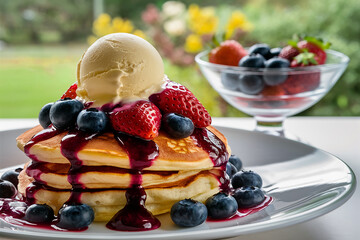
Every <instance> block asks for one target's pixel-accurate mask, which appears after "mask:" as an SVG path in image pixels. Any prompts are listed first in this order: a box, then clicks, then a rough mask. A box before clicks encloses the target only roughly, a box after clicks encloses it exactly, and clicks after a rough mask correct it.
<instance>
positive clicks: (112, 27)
mask: <svg viewBox="0 0 360 240" xmlns="http://www.w3.org/2000/svg"><path fill="white" fill-rule="evenodd" d="M118 32H123V33H132V34H135V35H137V36H139V37H142V38H146V35H145V33H144V32H142V31H141V30H138V29H134V25H133V23H132V22H131V21H130V20H127V19H123V18H121V17H115V18H114V19H112V20H111V17H110V16H109V15H108V14H106V13H103V14H100V15H99V17H98V18H97V19H96V20H95V21H94V23H93V33H94V35H91V36H89V37H88V39H87V42H88V43H89V44H93V43H94V42H95V41H96V40H97V39H98V38H100V37H102V36H105V35H108V34H110V33H118Z"/></svg>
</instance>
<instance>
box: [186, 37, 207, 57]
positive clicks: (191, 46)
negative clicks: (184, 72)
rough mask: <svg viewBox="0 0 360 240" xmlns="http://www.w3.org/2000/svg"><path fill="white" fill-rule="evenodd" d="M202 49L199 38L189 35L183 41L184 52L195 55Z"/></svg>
mask: <svg viewBox="0 0 360 240" xmlns="http://www.w3.org/2000/svg"><path fill="white" fill-rule="evenodd" d="M202 49H203V44H202V40H201V36H199V35H197V34H190V35H189V36H187V38H186V40H185V51H187V52H189V53H197V52H200V51H201V50H202Z"/></svg>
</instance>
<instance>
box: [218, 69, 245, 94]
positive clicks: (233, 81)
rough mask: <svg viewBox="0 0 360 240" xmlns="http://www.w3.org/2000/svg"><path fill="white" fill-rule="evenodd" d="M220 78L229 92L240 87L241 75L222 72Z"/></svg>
mask: <svg viewBox="0 0 360 240" xmlns="http://www.w3.org/2000/svg"><path fill="white" fill-rule="evenodd" d="M220 77H221V82H222V84H223V85H224V87H225V88H227V89H229V90H237V88H238V86H239V77H240V75H239V74H237V73H226V72H222V73H221V75H220Z"/></svg>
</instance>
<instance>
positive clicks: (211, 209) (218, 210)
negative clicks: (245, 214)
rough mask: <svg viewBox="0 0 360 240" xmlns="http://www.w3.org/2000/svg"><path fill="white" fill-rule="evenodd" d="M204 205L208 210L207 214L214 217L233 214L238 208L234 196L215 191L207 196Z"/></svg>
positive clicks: (218, 217) (223, 217)
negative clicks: (215, 192) (210, 195)
mask: <svg viewBox="0 0 360 240" xmlns="http://www.w3.org/2000/svg"><path fill="white" fill-rule="evenodd" d="M205 205H206V208H207V210H208V216H209V217H211V218H214V219H226V218H229V217H231V216H233V215H234V214H235V213H236V211H237V209H238V204H237V202H236V200H235V198H233V197H232V196H230V195H227V194H225V193H217V194H215V195H214V196H212V197H209V198H208V199H207V200H206V202H205Z"/></svg>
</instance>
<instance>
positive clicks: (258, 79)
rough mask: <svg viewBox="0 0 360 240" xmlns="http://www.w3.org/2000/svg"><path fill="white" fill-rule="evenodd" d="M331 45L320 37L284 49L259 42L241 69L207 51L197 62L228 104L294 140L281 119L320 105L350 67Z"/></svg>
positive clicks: (261, 127)
mask: <svg viewBox="0 0 360 240" xmlns="http://www.w3.org/2000/svg"><path fill="white" fill-rule="evenodd" d="M328 47H329V44H327V43H324V42H322V41H320V40H319V39H317V38H314V37H304V38H302V39H299V40H298V41H296V42H295V41H291V42H289V45H288V46H285V47H283V48H282V49H281V50H280V49H279V48H273V49H271V48H270V47H269V46H267V45H266V44H256V45H254V46H252V47H250V48H249V49H248V55H245V56H243V57H242V58H241V59H240V60H239V63H238V66H230V65H228V64H226V63H225V62H224V63H219V62H213V61H212V60H211V59H210V58H209V52H208V51H204V52H201V53H199V54H198V55H197V56H196V57H195V60H196V62H197V64H198V65H199V66H200V69H201V72H202V73H203V75H204V76H205V78H206V79H207V80H208V81H209V83H210V84H211V85H212V87H213V88H214V89H215V90H216V91H217V92H218V93H219V94H220V95H221V96H222V97H223V98H224V99H225V100H226V101H227V102H228V103H230V104H231V105H233V106H234V107H235V108H237V109H238V110H240V111H242V112H244V113H246V114H248V115H251V116H253V117H254V118H255V120H256V124H257V125H256V129H255V130H258V131H262V132H265V133H269V134H272V135H277V136H283V137H288V138H293V139H294V137H293V136H291V134H290V135H289V134H288V133H287V132H285V131H284V129H283V121H284V120H285V119H286V118H287V117H288V116H292V115H295V114H297V113H299V112H302V111H304V110H305V109H307V108H309V107H311V106H312V105H314V104H315V103H317V102H318V101H319V100H320V99H321V98H322V97H323V96H325V94H326V93H327V92H328V91H329V90H330V89H331V88H332V87H333V86H334V84H335V83H336V82H337V80H338V79H339V78H340V76H341V75H342V73H343V72H344V71H345V69H346V67H347V65H348V62H349V58H348V57H347V56H346V55H344V54H342V53H340V52H337V51H334V50H329V49H327V48H328ZM218 48H221V45H220V46H219V47H218ZM262 54H263V55H262ZM295 139H297V138H295ZM297 140H298V139H297Z"/></svg>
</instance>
